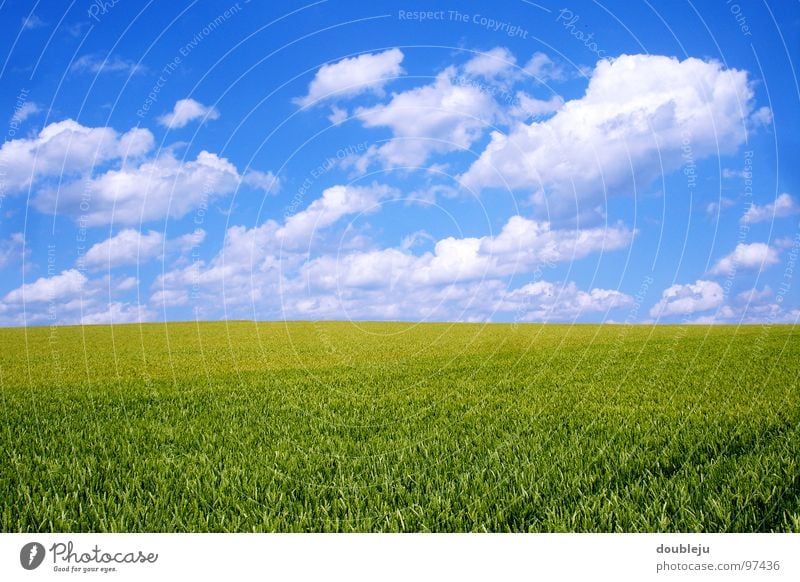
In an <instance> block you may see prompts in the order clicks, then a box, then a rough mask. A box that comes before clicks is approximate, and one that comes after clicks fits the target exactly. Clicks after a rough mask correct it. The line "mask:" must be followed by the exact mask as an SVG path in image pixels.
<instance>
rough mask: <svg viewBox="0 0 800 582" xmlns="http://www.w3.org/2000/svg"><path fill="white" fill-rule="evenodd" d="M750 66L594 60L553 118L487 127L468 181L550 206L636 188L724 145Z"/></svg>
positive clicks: (745, 92)
mask: <svg viewBox="0 0 800 582" xmlns="http://www.w3.org/2000/svg"><path fill="white" fill-rule="evenodd" d="M752 95H753V93H752V89H751V88H750V85H749V83H748V80H747V73H745V72H742V71H737V70H734V69H730V70H726V69H723V68H722V65H721V64H720V63H718V62H714V61H712V62H705V61H702V60H699V59H695V58H688V59H686V60H684V61H678V60H677V59H674V58H668V57H662V56H650V55H623V56H621V57H619V58H617V59H614V60H602V61H600V62H599V63H598V64H597V66H596V68H595V70H594V72H593V74H592V77H591V80H590V82H589V86H588V88H587V90H586V94H585V95H584V96H583V97H582V98H580V99H576V100H573V101H568V102H567V103H566V104H565V105H564V106H563V107H562V108H561V109H560V110H559V111H558V112H557V113H556V114H555V115H554V116H553V117H551V118H549V119H547V120H545V121H540V122H533V123H531V124H528V125H526V124H517V125H516V126H514V127H513V128H512V130H511V132H510V134H509V135H505V134H502V133H500V132H497V131H495V132H493V133H492V139H491V142H490V143H489V144H488V146H487V147H486V149H485V150H484V151H483V153H482V154H481V156H480V158H479V159H478V160H477V161H475V162H474V163H473V164H472V166H471V167H470V168H469V169H468V171H467V172H465V173H464V174H463V175H462V176H461V180H462V182H463V183H464V185H465V186H467V187H469V188H472V189H475V190H480V189H481V188H486V187H510V188H511V189H525V190H529V191H531V192H533V193H534V194H536V196H534V200H535V201H537V202H539V203H542V204H544V202H545V200H546V201H547V203H548V204H549V205H550V206H549V207H550V208H551V209H553V208H556V209H557V208H558V206H559V204H560V205H562V206H564V207H567V208H572V209H573V210H574V206H575V200H576V198H577V199H578V200H580V199H586V198H592V197H597V196H599V195H600V194H601V193H602V192H603V191H607V192H608V191H611V192H616V191H620V192H628V193H631V192H633V191H634V179H635V183H636V184H638V185H639V186H642V185H644V184H648V183H649V182H650V181H652V179H653V178H654V177H656V176H657V175H660V174H661V173H665V172H669V171H672V170H674V169H676V168H678V167H680V165H681V164H682V163H683V160H682V147H684V146H685V143H684V142H686V143H688V144H689V146H690V147H691V151H692V155H693V156H694V159H695V160H699V159H701V158H703V157H706V156H708V155H716V154H717V153H718V152H721V153H730V152H733V151H735V149H736V148H737V147H738V146H739V145H740V144H741V143H743V141H744V138H745V125H744V123H743V119H742V115H745V116H747V115H748V114H749V113H750V112H751V111H752Z"/></svg>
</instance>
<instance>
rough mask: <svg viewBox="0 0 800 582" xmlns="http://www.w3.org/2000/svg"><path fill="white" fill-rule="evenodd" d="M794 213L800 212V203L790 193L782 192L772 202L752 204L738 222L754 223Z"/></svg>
mask: <svg viewBox="0 0 800 582" xmlns="http://www.w3.org/2000/svg"><path fill="white" fill-rule="evenodd" d="M794 214H800V205H798V204H797V202H796V201H795V200H794V198H792V196H791V195H790V194H787V193H786V192H784V193H783V194H781V195H780V196H778V197H777V198H776V199H775V201H774V202H771V203H769V204H766V205H764V206H759V205H758V204H752V205H750V207H749V208H748V209H747V211H746V212H745V213H744V215H743V216H742V218H740V219H739V222H741V223H743V224H754V223H756V222H764V221H766V220H774V219H776V218H785V217H787V216H792V215H794Z"/></svg>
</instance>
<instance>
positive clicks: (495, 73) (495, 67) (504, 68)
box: [464, 47, 517, 80]
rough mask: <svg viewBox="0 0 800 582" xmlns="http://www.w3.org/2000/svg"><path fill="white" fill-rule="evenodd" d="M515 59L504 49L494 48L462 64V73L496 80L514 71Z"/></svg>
mask: <svg viewBox="0 0 800 582" xmlns="http://www.w3.org/2000/svg"><path fill="white" fill-rule="evenodd" d="M516 64H517V58H516V57H515V56H514V55H513V54H512V53H511V51H509V50H508V49H507V48H505V47H495V48H493V49H491V50H488V51H486V52H484V53H480V54H478V55H476V56H474V57H472V58H471V59H470V60H469V61H467V62H466V63H465V64H464V73H465V74H467V75H470V76H473V77H483V78H484V79H489V80H492V79H496V78H497V77H502V76H505V75H508V74H512V73H513V72H514V71H515V70H516V68H517V67H516Z"/></svg>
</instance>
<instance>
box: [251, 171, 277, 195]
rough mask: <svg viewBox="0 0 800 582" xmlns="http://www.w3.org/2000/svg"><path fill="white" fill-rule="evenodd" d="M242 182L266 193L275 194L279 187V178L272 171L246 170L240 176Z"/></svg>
mask: <svg viewBox="0 0 800 582" xmlns="http://www.w3.org/2000/svg"><path fill="white" fill-rule="evenodd" d="M242 183H244V184H247V185H248V186H252V187H253V188H256V189H257V190H261V191H262V192H264V193H266V194H277V193H278V191H279V190H280V189H281V180H280V178H278V176H276V175H275V174H273V173H272V172H261V171H259V170H248V171H247V172H246V173H245V175H244V177H243V178H242Z"/></svg>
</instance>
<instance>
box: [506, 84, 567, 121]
mask: <svg viewBox="0 0 800 582" xmlns="http://www.w3.org/2000/svg"><path fill="white" fill-rule="evenodd" d="M563 106H564V99H562V98H561V96H560V95H553V96H552V97H550V99H547V100H544V99H536V98H535V97H531V96H530V95H528V94H527V93H523V92H521V91H520V92H518V93H517V95H516V102H515V103H514V105H513V106H512V107H511V111H510V115H511V117H512V118H514V119H519V120H521V121H527V120H530V119H535V118H539V117H544V116H546V115H550V114H551V113H555V112H556V111H558V110H559V109H561V108H562V107H563Z"/></svg>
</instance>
